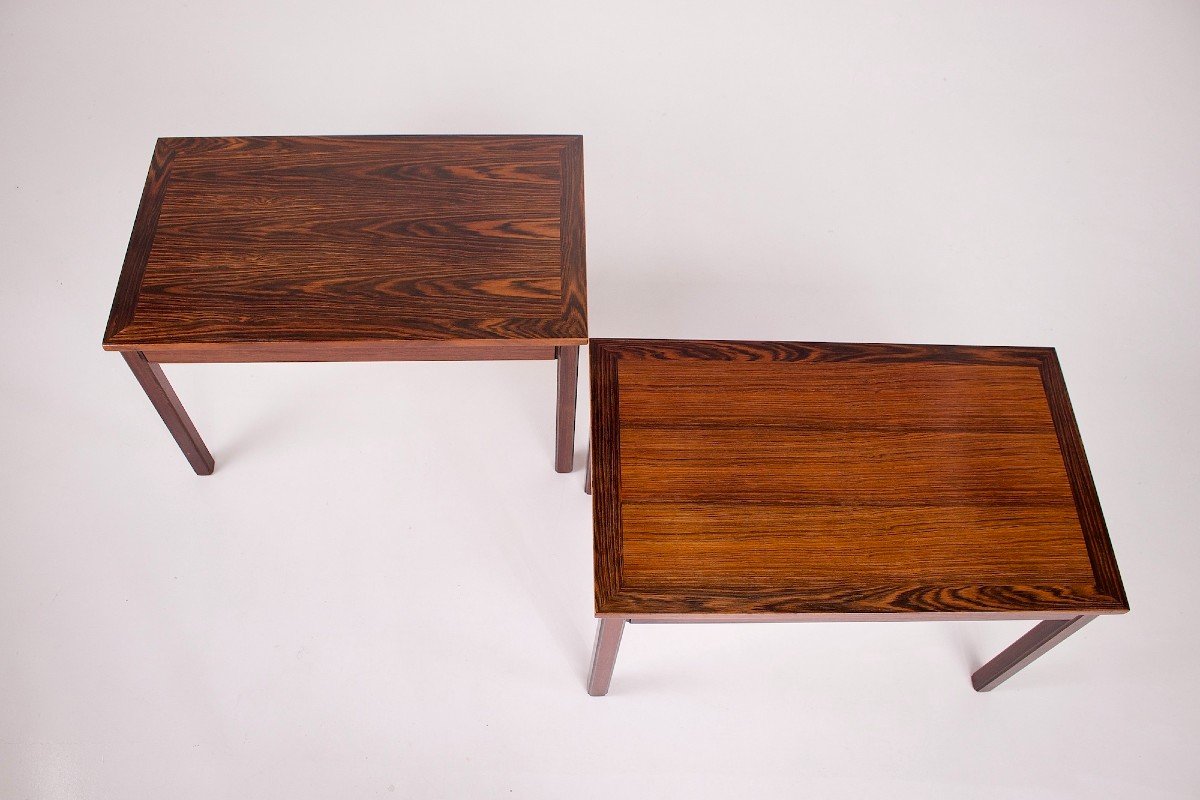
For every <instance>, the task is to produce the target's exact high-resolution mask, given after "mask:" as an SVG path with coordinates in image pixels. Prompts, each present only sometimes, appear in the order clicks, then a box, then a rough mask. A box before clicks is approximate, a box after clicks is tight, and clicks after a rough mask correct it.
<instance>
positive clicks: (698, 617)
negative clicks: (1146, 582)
mask: <svg viewBox="0 0 1200 800" xmlns="http://www.w3.org/2000/svg"><path fill="white" fill-rule="evenodd" d="M1123 613H1125V610H1124V609H1121V610H1118V611H1114V610H1113V609H1103V610H1097V609H1085V610H1082V611H1062V610H1058V611H1018V612H1007V611H997V612H979V611H961V612H959V611H906V612H895V613H889V612H879V613H874V612H864V613H861V614H855V613H844V614H641V615H638V614H619V613H617V614H608V613H605V614H596V618H597V619H623V620H625V621H626V622H631V623H635V624H656V623H671V624H678V623H682V624H701V623H720V622H726V623H730V622H921V621H924V622H939V621H941V622H971V621H987V620H991V621H996V622H1000V621H1004V620H1046V619H1074V618H1075V617H1078V616H1079V615H1080V614H1087V615H1089V616H1100V615H1108V614H1123Z"/></svg>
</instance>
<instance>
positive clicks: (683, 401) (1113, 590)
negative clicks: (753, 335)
mask: <svg viewBox="0 0 1200 800" xmlns="http://www.w3.org/2000/svg"><path fill="white" fill-rule="evenodd" d="M589 349H590V352H591V373H592V408H593V415H592V448H593V451H592V459H593V461H592V464H593V469H594V474H593V487H594V492H595V494H594V499H593V503H594V518H595V557H596V558H595V566H596V584H595V591H596V610H597V613H598V614H602V615H630V616H631V617H632V616H637V615H642V616H647V615H651V616H652V615H669V616H671V617H672V618H686V617H688V616H690V615H697V616H703V615H739V614H744V615H762V614H777V615H798V614H819V615H822V616H827V617H836V616H838V615H847V614H848V615H853V614H870V615H876V614H895V615H897V616H909V615H920V614H936V615H941V614H963V615H970V616H972V617H978V616H989V615H1011V616H1014V617H1017V616H1019V617H1026V618H1028V617H1031V616H1038V615H1040V614H1047V615H1055V616H1057V615H1060V614H1070V613H1073V614H1082V613H1085V612H1086V613H1090V614H1095V613H1119V612H1121V611H1124V610H1126V609H1127V608H1128V605H1127V603H1126V599H1125V593H1124V589H1123V587H1122V585H1121V580H1120V575H1119V573H1118V571H1117V566H1116V560H1115V558H1114V556H1113V552H1112V548H1111V545H1110V543H1109V538H1108V533H1107V530H1106V528H1105V525H1104V519H1103V516H1102V514H1101V512H1100V506H1099V502H1098V499H1097V497H1096V492H1095V488H1094V485H1093V483H1092V479H1091V475H1090V472H1089V471H1088V468H1087V462H1086V459H1085V457H1084V454H1083V447H1082V444H1081V443H1080V441H1079V433H1078V429H1077V428H1076V425H1075V420H1074V417H1073V415H1072V413H1071V409H1070V401H1069V399H1068V398H1067V395H1066V388H1065V384H1064V383H1063V381H1062V374H1061V370H1060V368H1059V365H1058V360H1057V357H1056V356H1055V353H1054V351H1053V350H1052V349H1045V348H980V347H949V346H917V345H912V346H909V345H835V344H801V343H779V342H667V341H645V340H610V339H600V340H597V339H593V340H592V342H591V345H590V348H589Z"/></svg>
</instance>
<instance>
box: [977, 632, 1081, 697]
mask: <svg viewBox="0 0 1200 800" xmlns="http://www.w3.org/2000/svg"><path fill="white" fill-rule="evenodd" d="M1095 618H1096V617H1095V615H1092V616H1088V615H1086V614H1082V615H1080V616H1078V617H1073V618H1072V619H1048V620H1045V621H1044V622H1039V623H1038V624H1037V625H1035V626H1034V628H1033V630H1031V631H1030V632H1029V633H1027V634H1025V635H1024V636H1022V637H1021V638H1020V639H1017V640H1016V641H1015V642H1013V643H1012V644H1010V645H1009V646H1008V647H1007V648H1005V649H1004V652H1002V653H1000V655H998V656H996V657H995V658H993V659H992V660H991V661H989V662H988V663H986V664H984V665H983V666H982V667H980V668H979V669H977V670H975V674H974V675H972V676H971V684H972V685H973V686H974V687H975V691H977V692H989V691H991V690H992V689H995V688H996V687H997V686H999V685H1000V684H1002V683H1004V682H1005V681H1006V680H1008V679H1009V678H1011V677H1012V676H1013V675H1015V674H1017V673H1018V672H1020V671H1021V669H1023V668H1024V667H1025V666H1026V665H1028V664H1030V663H1031V662H1032V661H1034V660H1035V659H1036V658H1037V657H1038V656H1040V655H1042V654H1043V653H1045V652H1046V651H1047V650H1049V649H1050V648H1051V647H1054V645H1056V644H1058V643H1059V642H1061V641H1062V640H1063V639H1066V638H1067V637H1068V636H1070V635H1071V634H1072V633H1074V632H1075V631H1077V630H1079V629H1080V628H1082V627H1083V626H1084V625H1087V624H1088V623H1089V622H1091V621H1092V620H1094V619H1095Z"/></svg>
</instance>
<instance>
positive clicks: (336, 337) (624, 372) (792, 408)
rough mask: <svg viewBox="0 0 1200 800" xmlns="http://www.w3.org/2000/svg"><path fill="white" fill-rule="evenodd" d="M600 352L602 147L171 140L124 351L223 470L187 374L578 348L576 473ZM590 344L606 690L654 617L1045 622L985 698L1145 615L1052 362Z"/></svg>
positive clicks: (144, 238) (467, 141) (694, 344)
mask: <svg viewBox="0 0 1200 800" xmlns="http://www.w3.org/2000/svg"><path fill="white" fill-rule="evenodd" d="M582 344H589V339H588V335H587V301H586V284H585V266H584V213H583V149H582V140H581V139H580V137H577V136H380V137H239V138H196V139H160V140H159V142H158V144H157V146H156V147H155V151H154V156H153V160H152V162H151V166H150V172H149V176H148V178H147V181H146V187H145V191H144V193H143V195H142V200H141V205H140V207H139V209H138V212H137V217H136V220H135V223H134V228H133V234H132V236H131V239H130V244H129V249H128V253H127V255H126V258H125V263H124V267H123V269H122V272H121V277H120V280H119V282H118V284H117V291H116V296H115V299H114V301H113V306H112V312H111V315H110V317H109V321H108V327H107V330H106V332H105V335H104V348H105V349H106V350H115V351H119V352H120V353H121V354H122V355H123V356H124V358H125V360H126V362H127V363H128V364H129V366H130V368H131V369H132V371H133V373H134V375H135V376H136V378H137V380H138V382H139V383H140V384H141V386H142V388H143V389H144V390H145V391H146V394H147V395H148V396H149V398H150V401H151V403H153V405H154V407H155V409H156V410H157V411H158V412H159V414H160V415H161V417H162V419H163V421H164V422H165V423H166V425H167V428H168V429H169V430H170V432H171V434H172V435H173V436H174V437H175V440H176V442H177V443H178V444H179V446H180V448H181V449H182V450H183V453H184V455H185V456H186V457H187V459H188V461H189V463H190V464H191V465H192V467H193V469H194V470H195V471H196V472H197V474H201V475H207V474H211V473H212V471H213V468H214V462H213V458H212V455H211V454H210V453H209V451H208V449H207V447H205V445H204V442H203V441H202V440H201V438H200V435H199V433H198V432H197V430H196V428H195V426H194V425H193V424H192V422H191V420H190V419H189V418H188V415H187V412H186V411H185V410H184V409H183V406H182V405H181V403H180V401H179V398H178V397H177V396H176V394H175V392H174V391H173V390H172V388H171V385H170V384H169V383H168V382H167V379H166V376H165V375H164V373H163V371H162V368H161V367H160V366H159V365H160V364H162V363H170V362H230V361H243V362H244V361H250V362H255V361H407V360H478V359H556V360H557V362H558V404H557V414H556V420H557V424H556V448H555V468H556V469H557V470H558V471H559V472H570V471H571V469H572V461H573V441H574V420H575V399H576V385H577V369H578V355H579V346H580V345H582ZM589 355H590V373H591V391H592V403H591V442H592V446H591V449H590V453H589V459H588V476H587V487H588V490H589V491H591V490H592V488H593V485H594V495H593V519H594V539H593V541H594V557H595V587H594V589H595V603H596V616H597V617H598V618H599V624H598V629H597V637H596V645H595V650H594V653H593V663H592V670H591V675H590V677H589V681H588V691H589V693H591V694H593V695H603V694H606V693H607V692H608V688H609V684H610V681H611V677H612V672H613V666H614V663H615V660H616V655H617V649H618V646H619V644H620V640H621V634H622V631H623V629H624V625H625V623H626V622H764V621H811V620H839V621H840V620H899V619H924V620H929V619H1037V620H1041V622H1040V623H1039V624H1038V625H1037V626H1036V627H1034V628H1033V629H1032V630H1031V631H1030V632H1029V633H1028V634H1026V635H1025V636H1023V637H1021V638H1020V639H1019V640H1018V641H1017V642H1016V643H1014V644H1013V645H1012V646H1010V647H1009V648H1008V649H1006V650H1004V651H1003V652H1002V653H1000V654H999V655H998V656H996V657H995V658H994V659H993V660H992V661H990V662H989V663H987V664H985V665H983V666H982V667H981V668H979V670H978V671H976V672H975V674H974V676H973V677H972V682H973V684H974V686H975V688H976V689H978V690H980V691H986V690H989V689H991V688H993V687H995V686H997V685H998V684H1000V683H1001V682H1002V681H1004V680H1006V679H1007V678H1008V677H1010V676H1011V675H1012V674H1014V673H1015V672H1017V671H1018V670H1020V669H1021V668H1022V667H1024V666H1025V665H1026V664H1028V663H1029V662H1031V661H1033V660H1034V659H1035V658H1037V657H1038V656H1039V655H1041V654H1042V653H1044V652H1045V651H1047V650H1049V649H1050V648H1051V647H1053V646H1054V645H1055V644H1057V643H1058V642H1060V641H1062V640H1063V639H1065V638H1066V637H1067V636H1069V635H1070V634H1071V633H1073V632H1075V631H1076V630H1078V629H1079V628H1081V627H1082V626H1083V625H1084V624H1086V623H1087V622H1089V621H1091V620H1092V619H1094V618H1095V617H1096V616H1098V615H1102V614H1118V613H1122V612H1125V611H1127V610H1128V602H1127V600H1126V596H1125V591H1124V589H1123V587H1122V583H1121V578H1120V574H1119V572H1118V570H1117V564H1116V560H1115V558H1114V555H1113V551H1112V546H1111V544H1110V542H1109V537H1108V532H1107V530H1106V527H1105V523H1104V518H1103V516H1102V514H1101V511H1100V505H1099V501H1098V499H1097V496H1096V490H1095V487H1094V485H1093V482H1092V478H1091V474H1090V472H1089V469H1088V465H1087V461H1086V458H1085V456H1084V451H1083V445H1082V443H1081V441H1080V437H1079V431H1078V429H1077V427H1076V423H1075V418H1074V415H1073V413H1072V410H1071V405H1070V400H1069V399H1068V397H1067V391H1066V386H1065V384H1064V382H1063V377H1062V372H1061V370H1060V368H1059V364H1058V360H1057V357H1056V355H1055V353H1054V351H1053V350H1052V349H1046V348H1006V347H993V348H989V347H954V346H923V345H865V344H804V343H795V342H732V341H725V342H706V341H654V340H621V339H592V340H590V346H589ZM593 473H594V474H593Z"/></svg>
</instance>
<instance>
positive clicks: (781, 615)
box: [589, 339, 1129, 622]
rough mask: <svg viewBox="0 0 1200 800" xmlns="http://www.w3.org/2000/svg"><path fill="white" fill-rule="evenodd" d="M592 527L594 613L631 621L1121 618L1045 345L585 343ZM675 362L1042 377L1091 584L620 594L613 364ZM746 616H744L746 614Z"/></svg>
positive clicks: (1074, 434) (1117, 584)
mask: <svg viewBox="0 0 1200 800" xmlns="http://www.w3.org/2000/svg"><path fill="white" fill-rule="evenodd" d="M589 351H590V359H591V374H592V380H591V392H592V428H591V430H592V458H593V459H595V460H594V462H593V470H594V471H593V495H592V503H593V525H594V537H593V545H594V570H595V584H594V590H595V603H596V616H598V617H618V618H622V619H628V620H639V621H656V620H657V621H664V622H665V621H674V622H683V621H697V622H700V621H713V622H720V621H727V622H746V621H764V620H766V619H777V620H779V621H785V620H786V621H798V620H803V619H807V620H816V619H830V620H833V619H840V620H844V619H925V620H928V619H931V618H934V617H945V618H955V619H964V618H979V619H983V618H987V619H993V618H1008V619H1051V618H1058V617H1063V618H1066V617H1074V616H1077V615H1080V614H1120V613H1124V612H1125V611H1128V610H1129V604H1128V600H1127V598H1126V595H1125V590H1124V587H1123V585H1122V582H1121V577H1120V573H1119V571H1118V569H1117V564H1116V558H1115V556H1114V554H1113V550H1112V543H1111V541H1110V539H1109V535H1108V529H1107V527H1106V525H1105V522H1104V516H1103V513H1102V512H1101V510H1100V502H1099V498H1098V497H1097V495H1096V489H1095V484H1094V482H1093V481H1092V476H1091V472H1090V470H1089V468H1088V464H1087V459H1086V456H1085V455H1084V450H1083V442H1082V441H1081V439H1080V436H1079V429H1078V426H1077V425H1076V422H1075V417H1074V414H1073V412H1072V409H1071V404H1070V399H1069V398H1068V396H1067V391H1066V384H1065V381H1064V380H1063V376H1062V370H1061V367H1060V366H1059V362H1058V356H1057V354H1056V353H1055V351H1054V349H1053V348H1045V347H970V346H957V345H895V344H835V343H823V342H750V341H727V340H713V341H673V340H654V339H592V340H591V343H590V345H589ZM622 354H630V355H636V356H638V357H640V358H646V359H662V360H667V359H672V358H676V357H680V356H682V357H690V358H708V359H715V360H730V361H758V360H774V361H807V362H829V361H861V362H868V363H912V362H932V363H955V364H979V365H989V364H991V365H1006V366H1036V367H1037V368H1038V369H1039V371H1040V373H1041V376H1042V381H1043V384H1044V386H1045V389H1046V395H1047V400H1048V403H1049V406H1050V412H1051V417H1052V419H1053V422H1054V426H1055V430H1056V432H1057V434H1058V438H1059V449H1060V451H1061V452H1062V455H1063V461H1064V465H1065V467H1066V470H1067V475H1068V477H1069V479H1070V482H1071V488H1072V494H1073V496H1074V500H1075V505H1076V511H1077V513H1078V516H1079V521H1080V525H1081V527H1082V529H1083V535H1084V540H1085V542H1086V546H1087V551H1088V556H1089V559H1090V560H1091V564H1092V571H1093V575H1094V577H1095V587H1094V588H1093V587H1086V586H1078V587H1074V586H1073V587H1063V586H978V587H957V590H956V589H955V587H944V586H928V587H926V586H910V587H895V586H880V587H875V588H872V589H868V590H865V591H859V592H855V593H853V594H850V593H847V592H845V590H844V589H843V590H842V594H841V595H838V594H837V588H836V587H830V589H831V592H832V593H831V594H827V595H823V597H825V598H826V599H824V600H823V601H820V602H814V598H813V597H812V593H811V592H796V593H792V594H789V595H783V596H773V597H747V595H746V593H745V592H744V591H740V590H739V591H734V592H730V593H729V594H728V595H727V596H723V595H721V594H720V593H714V592H711V591H709V592H706V593H705V594H706V597H703V598H699V597H697V598H691V599H687V598H685V599H683V600H667V599H664V598H662V597H660V596H657V595H654V594H652V593H646V592H640V591H637V590H633V589H629V588H623V587H622V586H621V569H622V555H621V536H622V528H621V505H620V488H621V487H620V474H619V469H617V465H618V464H619V463H620V451H621V441H620V407H619V402H620V401H619V386H620V361H621V356H622ZM748 605H750V606H751V608H750V611H749V613H747V606H748Z"/></svg>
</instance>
